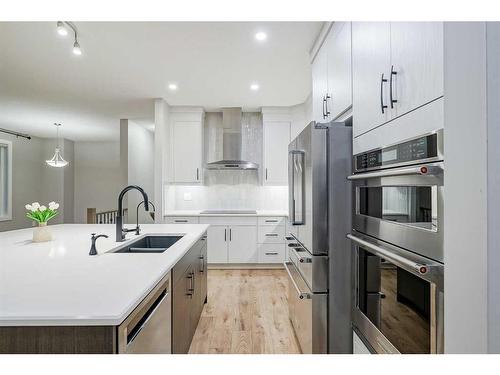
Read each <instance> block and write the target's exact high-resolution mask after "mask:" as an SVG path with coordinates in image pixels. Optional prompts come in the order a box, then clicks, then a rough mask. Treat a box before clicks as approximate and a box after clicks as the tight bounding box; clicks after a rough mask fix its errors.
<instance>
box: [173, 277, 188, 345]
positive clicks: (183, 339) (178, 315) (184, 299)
mask: <svg viewBox="0 0 500 375" xmlns="http://www.w3.org/2000/svg"><path fill="white" fill-rule="evenodd" d="M191 277H192V268H191V267H189V268H188V269H187V270H185V272H184V273H183V276H182V277H180V278H178V279H177V280H175V285H173V289H172V353H173V354H185V353H187V352H188V351H189V346H190V345H191V338H192V336H191V327H190V321H191V319H190V318H189V317H190V311H191V309H190V305H191V300H192V295H191V293H192V291H191V290H190V289H191V286H192V279H191Z"/></svg>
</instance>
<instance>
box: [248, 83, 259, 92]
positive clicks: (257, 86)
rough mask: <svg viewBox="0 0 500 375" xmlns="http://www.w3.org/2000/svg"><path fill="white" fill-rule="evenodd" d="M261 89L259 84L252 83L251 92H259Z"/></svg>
mask: <svg viewBox="0 0 500 375" xmlns="http://www.w3.org/2000/svg"><path fill="white" fill-rule="evenodd" d="M258 89H259V85H258V84H257V83H252V84H251V85H250V90H252V91H257V90H258Z"/></svg>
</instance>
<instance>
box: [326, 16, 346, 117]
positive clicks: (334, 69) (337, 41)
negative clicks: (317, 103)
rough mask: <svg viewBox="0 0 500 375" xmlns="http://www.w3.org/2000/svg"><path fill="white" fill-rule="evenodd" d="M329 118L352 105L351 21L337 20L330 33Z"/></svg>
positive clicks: (327, 46) (327, 104) (328, 45)
mask: <svg viewBox="0 0 500 375" xmlns="http://www.w3.org/2000/svg"><path fill="white" fill-rule="evenodd" d="M326 48H327V50H328V97H327V103H326V110H327V113H326V114H327V119H328V120H333V119H335V118H337V117H338V116H339V115H340V114H341V113H342V112H344V111H345V110H346V109H348V108H349V107H350V106H351V105H352V74H351V65H352V64H351V23H350V22H335V23H334V24H333V26H332V30H331V31H330V34H329V35H328V39H327V44H326Z"/></svg>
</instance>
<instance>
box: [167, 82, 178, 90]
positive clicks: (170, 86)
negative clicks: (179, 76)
mask: <svg viewBox="0 0 500 375" xmlns="http://www.w3.org/2000/svg"><path fill="white" fill-rule="evenodd" d="M168 89H169V90H172V91H175V90H177V85H176V84H175V83H169V85H168Z"/></svg>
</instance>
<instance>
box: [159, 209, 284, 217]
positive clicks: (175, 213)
mask: <svg viewBox="0 0 500 375" xmlns="http://www.w3.org/2000/svg"><path fill="white" fill-rule="evenodd" d="M202 211H204V210H172V211H167V212H166V213H165V215H164V216H165V217H168V216H288V211H283V210H275V211H272V210H257V211H256V212H257V213H255V214H253V213H252V214H248V213H246V214H238V213H237V214H235V213H228V214H222V213H216V214H202V213H201V212H202Z"/></svg>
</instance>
